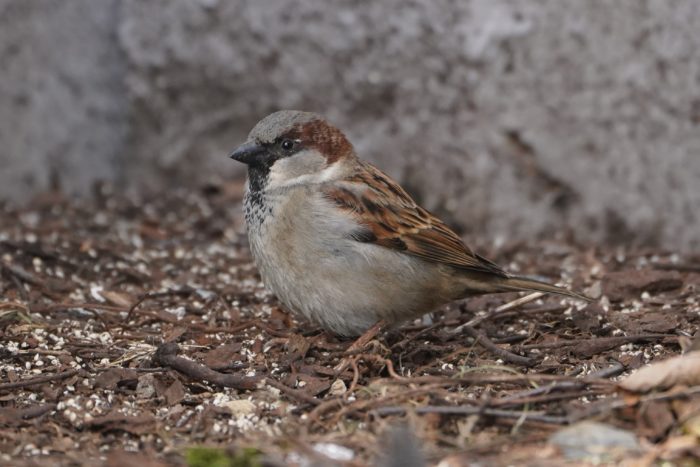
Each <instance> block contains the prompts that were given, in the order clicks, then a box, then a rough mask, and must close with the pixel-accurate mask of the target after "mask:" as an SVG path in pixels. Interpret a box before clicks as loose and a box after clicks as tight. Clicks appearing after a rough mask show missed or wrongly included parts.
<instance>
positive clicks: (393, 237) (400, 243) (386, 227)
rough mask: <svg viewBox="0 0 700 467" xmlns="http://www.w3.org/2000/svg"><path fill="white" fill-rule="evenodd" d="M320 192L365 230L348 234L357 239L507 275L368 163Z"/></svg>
mask: <svg viewBox="0 0 700 467" xmlns="http://www.w3.org/2000/svg"><path fill="white" fill-rule="evenodd" d="M323 191H324V193H325V195H326V196H327V197H328V198H329V199H330V200H332V201H333V202H334V203H336V204H337V205H338V206H339V207H341V208H343V209H346V210H348V211H350V212H351V213H352V214H353V215H354V216H355V217H356V218H357V221H358V223H359V224H360V225H362V226H364V228H363V229H360V230H358V232H355V233H353V235H352V237H353V238H354V239H355V240H357V241H361V242H368V243H375V244H377V245H381V246H384V247H386V248H391V249H393V250H397V251H402V252H404V253H406V254H410V255H413V256H416V257H419V258H422V259H424V260H427V261H431V262H435V263H444V264H447V265H450V266H453V267H455V268H459V269H467V270H473V271H479V272H485V273H490V274H496V275H498V276H502V277H507V274H506V273H505V272H504V271H503V270H502V269H501V268H500V267H498V266H497V265H495V264H494V263H492V262H491V261H488V260H487V259H485V258H483V257H481V256H479V255H476V254H474V253H473V252H472V251H471V250H470V249H469V248H468V247H467V246H466V245H465V244H464V243H463V242H462V240H461V239H460V238H459V236H457V234H456V233H454V232H453V231H452V230H451V229H450V228H449V227H447V226H446V225H445V224H444V223H443V222H442V221H441V220H440V219H438V218H436V217H435V216H433V215H432V214H430V213H429V212H428V211H426V210H425V209H423V208H421V207H420V206H418V205H417V204H416V203H415V201H413V199H411V197H410V196H408V194H407V193H406V192H405V191H404V190H403V189H402V188H401V187H400V186H399V185H398V184H397V183H396V182H394V181H393V180H391V179H390V178H389V177H388V176H387V175H385V174H384V173H382V172H381V171H380V170H379V169H377V168H375V167H374V166H372V165H370V164H368V163H362V164H361V166H360V169H359V170H357V171H356V172H355V173H354V174H352V175H351V176H349V177H347V178H346V179H344V180H341V181H335V182H333V183H332V184H328V185H327V186H325V187H324V188H323Z"/></svg>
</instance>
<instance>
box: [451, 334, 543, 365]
mask: <svg viewBox="0 0 700 467" xmlns="http://www.w3.org/2000/svg"><path fill="white" fill-rule="evenodd" d="M463 330H464V332H466V333H467V334H468V335H469V336H471V337H473V338H474V339H475V340H476V342H477V343H479V344H481V346H482V347H484V348H485V349H486V350H489V351H491V352H492V353H494V354H496V355H497V356H499V357H501V358H502V359H503V360H505V361H507V362H510V363H515V364H517V365H525V366H533V365H534V364H535V363H537V361H536V360H535V359H533V358H530V357H523V356H522V355H517V354H514V353H512V352H509V351H507V350H505V349H503V348H501V347H499V346H497V345H496V344H494V343H493V342H491V340H490V339H489V338H488V337H486V334H484V333H482V332H479V331H477V330H476V329H474V328H473V327H472V326H464V327H463Z"/></svg>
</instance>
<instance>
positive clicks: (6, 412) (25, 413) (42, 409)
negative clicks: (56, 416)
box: [0, 404, 56, 420]
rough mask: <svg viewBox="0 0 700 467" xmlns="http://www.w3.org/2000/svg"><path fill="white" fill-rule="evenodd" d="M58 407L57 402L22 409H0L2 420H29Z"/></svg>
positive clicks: (0, 418)
mask: <svg viewBox="0 0 700 467" xmlns="http://www.w3.org/2000/svg"><path fill="white" fill-rule="evenodd" d="M55 408H56V404H43V405H32V406H29V407H25V408H22V409H16V408H6V409H0V420H2V419H3V418H4V419H5V420H18V419H21V420H29V419H31V418H36V417H41V416H42V415H44V414H45V413H47V412H51V411H52V410H54V409H55Z"/></svg>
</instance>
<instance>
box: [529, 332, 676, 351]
mask: <svg viewBox="0 0 700 467" xmlns="http://www.w3.org/2000/svg"><path fill="white" fill-rule="evenodd" d="M677 337H678V336H675V335H673V334H640V335H637V336H615V337H597V338H593V339H568V340H559V341H556V342H542V343H540V344H526V345H518V346H516V349H517V350H530V349H559V348H562V347H569V346H573V345H579V344H586V345H587V346H594V345H599V346H611V347H614V346H616V345H622V344H627V343H629V342H637V341H644V340H652V339H666V338H677Z"/></svg>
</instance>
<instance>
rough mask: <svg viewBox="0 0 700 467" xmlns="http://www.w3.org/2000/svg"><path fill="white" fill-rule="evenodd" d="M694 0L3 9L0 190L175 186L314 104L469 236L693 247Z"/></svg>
mask: <svg viewBox="0 0 700 467" xmlns="http://www.w3.org/2000/svg"><path fill="white" fill-rule="evenodd" d="M699 30H700V2H697V1H695V0H676V1H673V0H620V1H617V2H600V1H598V2H596V1H588V2H582V1H580V0H523V1H518V2H515V1H506V0H471V1H462V2H453V1H449V0H422V1H405V0H387V1H383V2H371V1H364V0H347V1H328V2H315V1H311V0H291V1H284V2H279V1H272V0H257V1H252V0H251V1H237V2H234V1H229V2H227V1H217V0H199V1H193V0H149V1H143V0H123V1H116V0H115V1H109V0H103V1H100V2H94V1H91V0H70V1H64V2H50V1H42V0H36V1H32V2H27V1H25V0H0V47H1V50H0V68H1V69H2V70H3V71H2V73H3V75H4V78H5V79H3V80H1V81H0V151H1V152H0V158H1V160H2V166H3V167H2V171H0V183H1V184H0V196H3V195H4V196H8V195H10V196H14V197H22V196H25V195H26V194H28V193H32V192H35V191H36V190H39V189H42V188H44V187H46V185H47V184H48V183H49V181H50V179H51V173H55V174H56V178H58V179H59V180H60V182H61V184H62V186H63V187H64V188H65V189H67V190H68V191H77V192H81V191H85V189H86V187H87V186H89V183H90V181H91V180H93V179H96V178H103V177H107V178H110V179H113V180H116V181H117V182H119V183H121V184H122V185H123V186H125V187H130V188H133V187H142V186H147V187H151V188H152V187H159V186H160V187H176V186H188V185H192V184H193V183H194V184H196V183H200V182H202V181H206V180H211V179H221V178H222V177H223V178H225V177H231V176H236V175H237V174H240V172H237V170H238V168H237V167H236V166H235V164H234V163H233V162H231V161H229V160H228V159H227V158H226V153H227V152H228V151H229V150H230V149H232V148H233V147H234V146H235V145H236V144H237V143H239V142H241V141H242V140H243V139H244V138H245V135H246V133H247V132H248V131H249V129H250V128H251V127H252V125H253V124H254V123H255V122H256V121H257V120H258V119H259V118H261V117H262V116H264V115H265V114H267V113H269V112H271V111H274V110H277V109H280V108H298V109H305V110H314V111H318V112H321V113H323V114H325V115H326V116H328V117H329V118H330V119H331V121H333V122H335V123H336V124H337V125H338V126H340V127H341V128H344V129H345V130H346V132H347V133H348V135H349V136H350V138H351V140H352V141H353V142H354V143H355V146H356V148H357V150H358V152H359V153H360V154H361V155H362V156H363V157H365V158H368V159H370V160H372V161H374V162H376V163H377V164H378V165H379V166H381V167H382V168H384V169H386V170H387V171H388V172H389V173H390V174H392V175H394V176H396V177H398V178H399V179H401V181H403V182H404V183H405V184H406V186H407V188H409V191H411V192H412V193H413V194H415V195H416V196H417V197H418V198H419V199H420V200H421V201H422V202H423V203H424V204H425V205H426V207H428V208H430V209H432V210H434V211H436V212H438V213H439V214H442V215H445V216H448V217H449V218H451V220H452V222H453V223H454V224H456V225H458V226H460V227H461V228H462V229H463V230H464V231H465V232H466V233H467V234H469V235H473V236H477V237H480V238H483V237H486V238H495V239H524V240H528V239H532V238H535V237H537V236H551V235H553V232H555V231H560V230H565V229H571V230H573V231H574V232H575V234H576V235H577V236H578V237H579V238H580V239H581V240H583V241H586V242H598V241H606V240H611V241H624V242H639V243H650V244H657V245H663V246H666V247H669V248H673V249H678V248H682V249H693V248H698V247H700V209H699V206H700V34H698V31H699Z"/></svg>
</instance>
